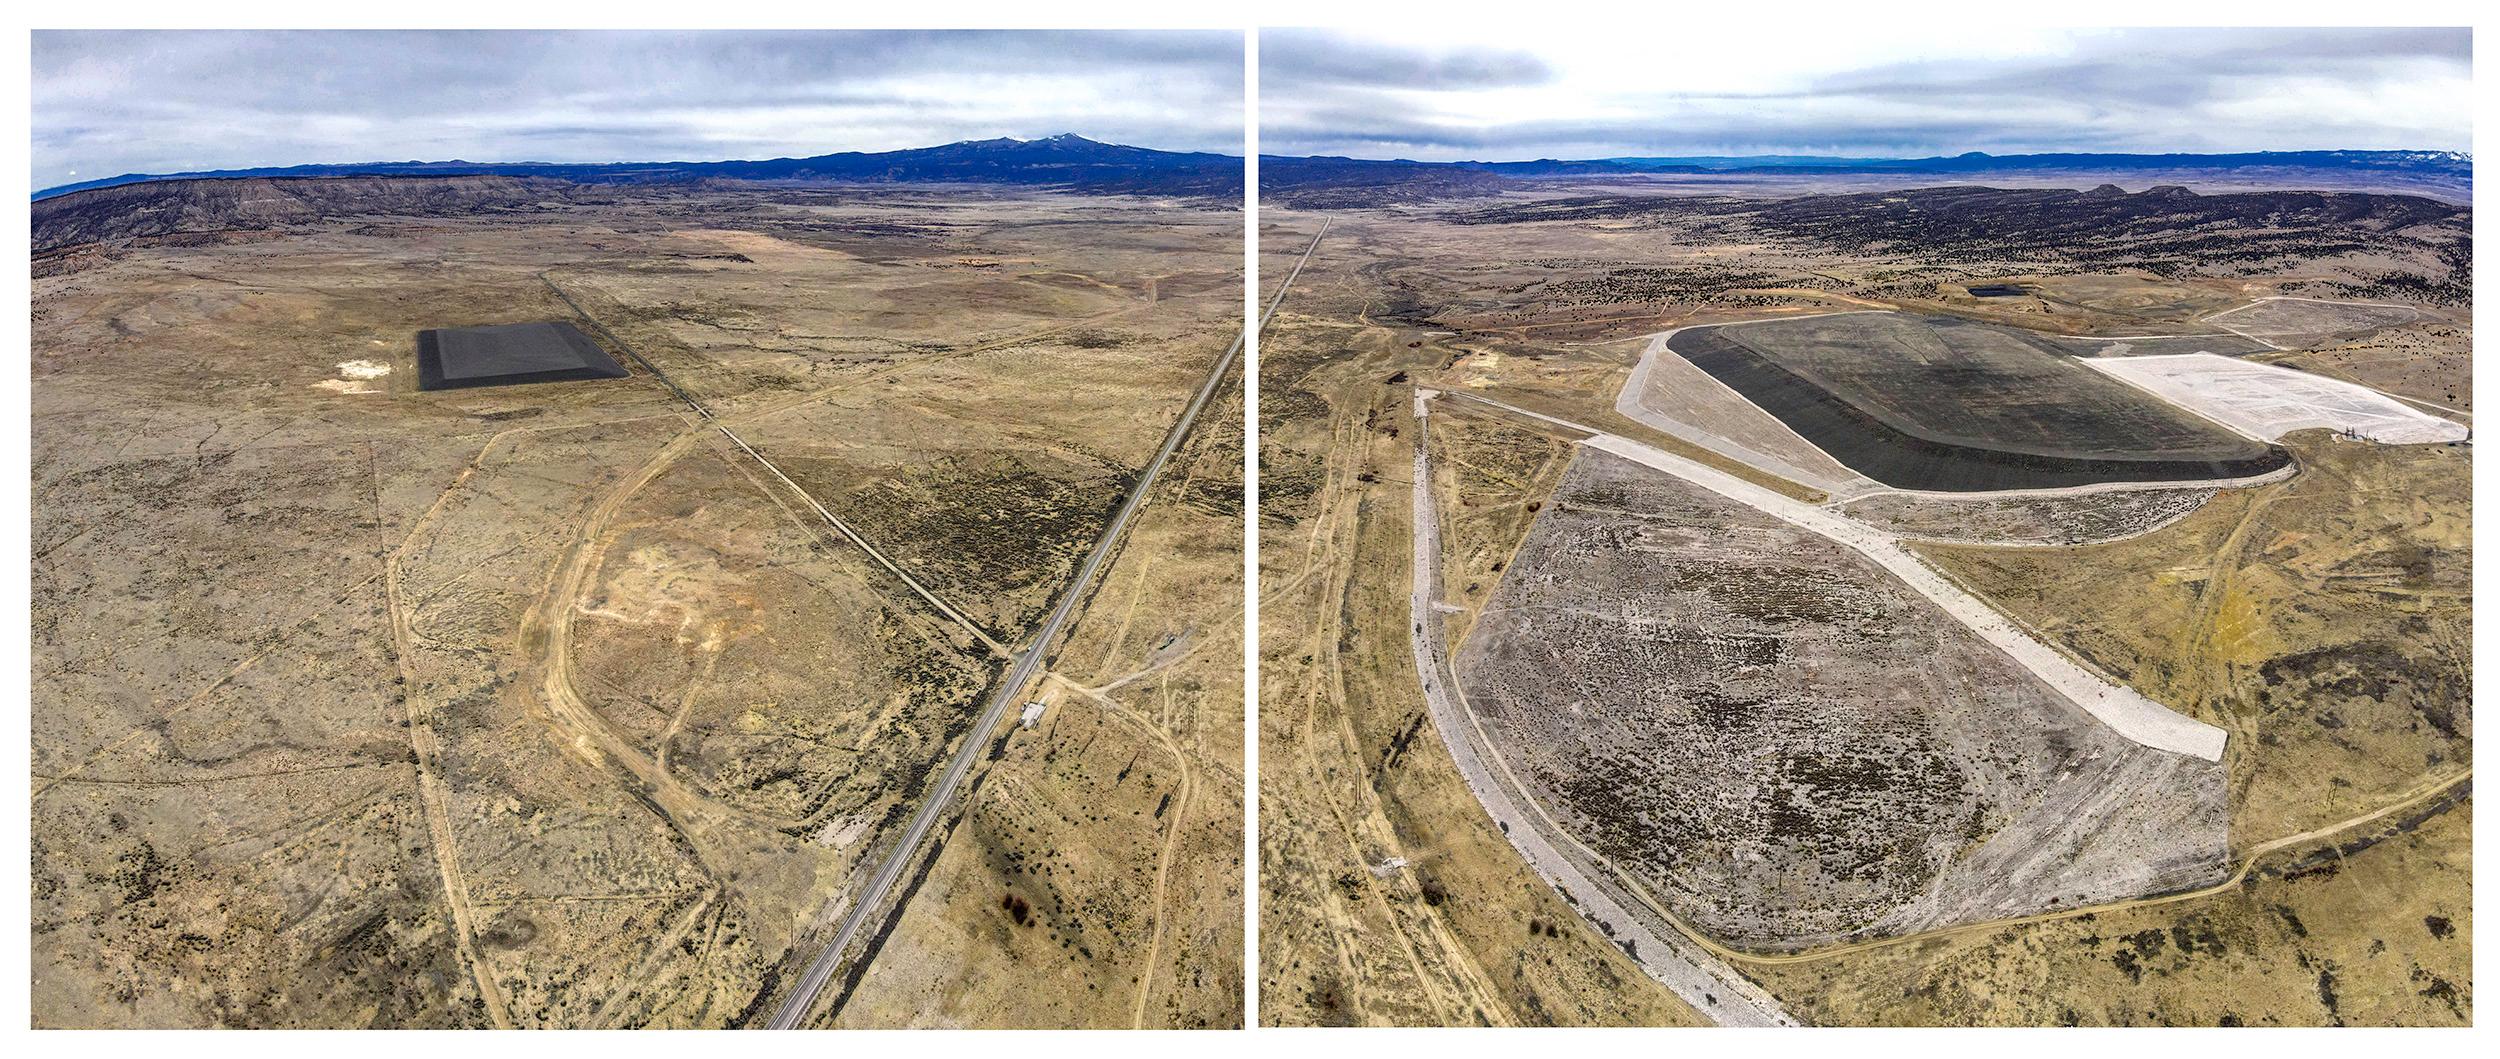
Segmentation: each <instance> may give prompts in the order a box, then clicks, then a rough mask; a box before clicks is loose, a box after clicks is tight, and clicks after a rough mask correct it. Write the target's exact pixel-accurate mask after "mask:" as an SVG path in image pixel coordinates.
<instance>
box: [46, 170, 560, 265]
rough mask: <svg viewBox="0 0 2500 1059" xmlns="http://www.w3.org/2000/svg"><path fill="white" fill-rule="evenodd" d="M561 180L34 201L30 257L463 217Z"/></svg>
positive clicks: (238, 185) (415, 182)
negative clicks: (324, 226)
mask: <svg viewBox="0 0 2500 1059" xmlns="http://www.w3.org/2000/svg"><path fill="white" fill-rule="evenodd" d="M579 190H580V189H579V188H578V187H576V186H575V185H572V184H568V183H566V182H564V181H560V180H524V179H520V178H516V177H501V176H462V177H326V178H322V179H318V180H305V179H293V180H289V179H275V178H263V177H254V178H245V179H235V180H163V181H153V182H150V183H144V184H125V185H121V186H118V187H109V188H99V189H96V190H93V191H84V192H79V193H77V194H74V195H63V196H59V197H56V198H49V199H44V200H41V201H39V202H36V203H35V204H34V207H33V211H32V226H33V232H32V234H33V238H32V240H31V241H32V243H33V245H34V251H35V252H36V253H38V254H41V253H44V252H47V251H52V250H58V249H60V248H63V247H68V246H75V245H78V244H81V243H101V242H110V241H115V240H130V239H149V238H158V237H163V236H170V235H178V234H182V233H189V232H218V231H269V230H275V229H280V228H286V227H290V226H294V225H301V224H313V223H317V222H320V221H324V220H328V219H331V218H336V217H361V216H382V215H390V216H405V217H447V216H466V215H470V214H475V213H479V212H483V211H490V210H524V209H531V208H534V207H536V206H538V205H539V204H541V203H547V202H561V201H565V200H567V199H570V198H573V197H574V196H575V194H576V193H577V192H578V191H579Z"/></svg>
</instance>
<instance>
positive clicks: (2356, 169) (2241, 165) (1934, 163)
mask: <svg viewBox="0 0 2500 1059" xmlns="http://www.w3.org/2000/svg"><path fill="white" fill-rule="evenodd" d="M2473 173H2474V159H2473V156H2471V155H2468V154H2465V153H2462V152H2456V151H2251V152H2243V153H2237V154H2081V153H2068V154H2015V155H1991V154H1986V153H1982V152H1978V151H1973V152H1970V153H1968V154H1960V155H1954V156H1951V157H1937V158H1845V157H1829V156H1816V155H1763V156H1751V157H1748V156H1725V155H1710V156H1686V157H1638V158H1591V159H1556V158H1540V159H1536V160H1533V161H1519V162H1478V161H1464V162H1416V161H1409V160H1406V159H1385V160H1383V159H1360V158H1337V157H1311V158H1296V157H1284V156H1262V157H1261V158H1260V159H1259V177H1260V187H1261V192H1262V193H1263V194H1267V195H1273V196H1277V197H1279V198H1280V199H1282V200H1285V201H1288V202H1296V203H1299V204H1305V205H1349V204H1357V203H1359V202H1363V201H1376V202H1398V201H1412V200H1415V199H1421V198H1444V197H1452V196H1460V195H1473V194H1490V193H1494V192H1498V191H1500V190H1503V189H1504V188H1505V187H1508V186H1513V185H1510V184H1509V183H1508V181H1516V180H1567V179H1572V178H1603V177H1627V178H1673V177H1679V176H1682V177H1694V178H1711V179H1727V180H1736V179H1740V178H1762V179H1778V178H1788V179H1798V180H1811V179H1820V178H1846V177H1862V178H1868V179H1886V178H1890V179H1895V180H1898V179H1904V178H1908V179H1915V178H1917V177H1921V176H1935V177H1940V178H1950V181H1951V182H1953V183H1968V182H1972V181H1974V180H1978V179H1984V178H1986V177H1990V176H1997V177H2001V178H2005V179H2013V178H2023V179H2026V180H2037V179H2041V178H2047V177H2065V176H2068V175H2086V174H2088V175H2090V176H2091V177H2092V178H2093V179H2092V180H2076V181H2073V182H2075V183H2077V184H2078V185H2079V186H2082V187H2089V186H2092V184H2094V183H2097V182H2099V181H2102V180H2110V179H2126V178H2128V177H2131V176H2140V177H2148V178H2152V177H2158V178H2165V179H2167V178H2174V177H2178V176H2180V175H2183V174H2200V175H2208V176H2217V177H2224V178H2232V177H2237V178H2243V179H2252V180H2263V181H2267V182H2273V183H2281V184H2287V185H2301V184H2315V185H2317V186H2320V187H2322V188H2346V187H2355V186H2376V187H2384V188H2385V189H2387V190H2396V191H2404V192H2410V193H2415V194H2428V195H2434V196H2437V197H2442V198H2449V199H2454V200H2460V201H2461V200H2463V199H2465V198H2467V197H2469V194H2470V192H2471V189H2472V187H2473Z"/></svg>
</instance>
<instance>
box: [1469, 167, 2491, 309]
mask: <svg viewBox="0 0 2500 1059" xmlns="http://www.w3.org/2000/svg"><path fill="white" fill-rule="evenodd" d="M1449 220H1450V221H1452V222H1453V223H1457V224H1525V223H1532V222H1539V221H1545V222H1588V221H1617V222H1620V221H1634V222H1638V221H1644V220H1647V221H1653V222H1660V223H1664V222H1670V221H1681V222H1684V223H1689V224H1701V225H1708V226H1716V227H1722V228H1724V230H1725V231H1727V232H1729V233H1731V234H1743V233H1753V234H1758V235H1761V236H1766V237H1770V238H1773V239H1781V240H1799V241H1803V242H1805V243H1808V244H1811V245H1812V247H1813V248H1815V249H1818V250H1821V251H1824V252H1839V253H1850V254H1882V255H1888V256H1900V257H1909V258H1915V259H1918V260H1921V261H1928V262H1968V263H1992V262H1997V261H2001V260H2005V259H2009V258H2012V259H2021V260H2047V261H2056V262H2062V263H2067V264H2074V265H2083V266H2090V267H2094V268H2106V269H2118V268H2136V269H2143V270H2145V271H2148V272H2153V273H2156V274H2161V275H2181V274H2187V273H2192V272H2195V271H2198V270H2201V269H2221V270H2227V269H2232V268H2240V269H2256V268H2263V267H2267V266H2269V265H2272V264H2279V263H2283V262H2301V261H2315V260H2319V259H2325V258H2336V257H2353V258H2363V259H2371V261H2372V263H2371V265H2370V267H2371V268H2372V269H2373V270H2374V271H2376V270H2383V273H2382V274H2378V275H2375V276H2374V277H2373V278H2374V281H2375V288H2374V289H2375V290H2377V292H2378V293H2382V294H2384V295H2386V296H2393V297H2406V298H2410V299H2411V300H2415V301H2420V302H2425V303H2429V304H2439V305H2463V304H2467V303H2468V302H2469V300H2470V299H2471V297H2472V288H2473V282H2474V264H2473V257H2474V236H2473V227H2474V211H2473V210H2472V209H2470V208H2467V207H2463V206H2454V205H2450V204H2447V203H2444V202H2439V201H2436V200H2433V199H2427V198H2421V197H2417V196H2412V195H2383V194H2368V193H2358V192H2325V191H2258V192H2245V193H2235V194H2223V195H2200V194H2197V193H2196V192H2193V191H2190V190H2188V189H2186V188H2180V187H2157V188H2152V189H2149V190H2145V191H2140V192H2127V191H2123V190H2120V189H2119V188H2117V187H2114V186H2110V185H2102V186H2101V187H2098V188H2094V189H2093V190H2090V191H2067V190H2057V189H2038V188H2014V189H2007V188H1989V187H1935V188H1917V189H1911V190H1905V191H1886V192H1867V193H1854V194H1837V195H1804V196H1797V197H1792V198H1781V199H1745V198H1725V197H1711V198H1679V197H1667V196H1657V195H1594V196H1583V197H1576V198H1568V199H1549V200H1546V201H1542V202H1533V203H1522V204H1517V205H1503V206H1494V207H1489V208H1482V209H1469V210H1461V211H1458V212H1455V213H1453V214H1451V215H1450V216H1449Z"/></svg>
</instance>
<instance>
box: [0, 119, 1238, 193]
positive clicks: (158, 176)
mask: <svg viewBox="0 0 2500 1059" xmlns="http://www.w3.org/2000/svg"><path fill="white" fill-rule="evenodd" d="M1241 173H1242V164H1241V159H1240V158H1239V157H1236V156H1233V155H1224V154H1212V153H1206V152H1197V151H1157V150H1152V149H1149V148H1144V147H1127V146H1122V145H1120V144H1112V143H1103V142H1100V141H1098V140H1089V139H1086V138H1085V137H1082V136H1078V135H1075V134H1072V133H1063V134H1061V135H1058V136H1051V137H1047V138H1044V139H1039V140H1018V139H1013V138H1005V137H1002V138H999V139H994V140H965V141H963V142H960V143H950V144H946V145H943V146H939V147H920V148H914V149H911V150H903V151H873V152H863V151H843V152H840V153H837V154H825V155H817V156H815V157H812V158H773V159H766V160H763V161H731V162H612V163H602V164H579V163H566V162H468V161H458V160H455V161H449V162H414V161H411V162H355V163H348V164H336V165H328V164H325V165H295V166H280V167H267V168H258V169H219V170H207V171H200V172H189V173H129V174H125V175H122V176H117V177H107V178H104V179H102V180H88V181H82V182H80V183H76V184H63V185H61V186H59V187H53V188H45V189H43V190H41V191H38V192H35V195H34V198H35V200H36V201H42V200H44V199H48V198H56V197H58V196H61V195H68V194H72V193H75V192H80V191H89V190H93V189H96V188H108V187H118V186H121V185H125V184H144V183H151V182H155V181H160V180H207V179H235V178H246V177H260V178H273V177H348V176H509V177H547V178H553V179H558V180H569V181H573V182H575V183H582V184H667V183H691V182H695V181H702V180H737V181H761V182H778V183H972V184H1017V185H1025V186H1037V187H1038V186H1057V187H1066V188H1070V189H1073V190H1078V191H1087V192H1098V193H1106V194H1117V193H1134V194H1149V195H1183V196H1232V195H1238V194H1240V193H1241Z"/></svg>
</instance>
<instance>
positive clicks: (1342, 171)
mask: <svg viewBox="0 0 2500 1059" xmlns="http://www.w3.org/2000/svg"><path fill="white" fill-rule="evenodd" d="M1259 164H1260V183H1261V191H1262V193H1263V194H1268V195H1272V196H1276V197H1277V198H1278V199H1279V200H1280V201H1284V202H1288V203H1293V204H1298V205H1321V206H1325V205H1340V206H1342V205H1379V204H1387V203H1397V202H1419V201H1428V200H1434V199H1447V198H1463V197H1469V196H1478V195H1490V194H1497V193H1499V192H1501V191H1504V190H1507V189H1510V188H1513V187H1516V186H1517V184H1516V182H1517V181H1523V180H1531V181H1549V180H1569V179H1573V178H1656V179H1673V178H1679V177H1682V178H1690V179H1693V180H1700V181H1738V182H1742V181H1745V180H1747V179H1749V178H1751V179H1759V180H1781V181H1796V180H1821V179H1840V178H1850V177H1856V178H1862V179H1864V180H1871V181H1894V182H1897V181H1901V180H1915V179H1917V178H1919V177H1924V176H1934V177H1938V178H1948V179H1947V182H1950V183H1971V182H1975V181H1980V180H1985V179H1988V178H1990V177H1998V178H2001V179H2007V180H2021V181H2025V182H2032V183H2037V182H2039V181H2041V180H2065V181H2067V182H2069V183H2074V184H2076V186H2078V187H2090V186H2093V185H2094V184H2096V183H2100V182H2103V181H2107V180H2127V179H2129V178H2130V177H2140V178H2143V179H2142V180H2137V181H2134V182H2136V183H2143V182H2149V181H2151V180H2155V179H2159V180H2163V181H2170V182H2181V181H2178V180H2177V179H2176V178H2177V177H2179V176H2180V175H2181V174H2195V175H2203V176H2208V177H2219V178H2222V179H2226V180H2229V179H2236V180H2254V181H2261V182H2267V183H2272V184H2277V185H2282V186H2315V187H2318V188H2321V189H2334V188H2341V189H2352V188H2370V189H2379V190H2390V191H2400V192H2406V193H2412V194H2425V195H2431V196H2434V197H2439V198H2444V199H2448V200H2451V201H2464V200H2465V199H2467V198H2470V193H2471V190H2472V187H2473V172H2474V159H2473V157H2472V156H2471V155H2468V154H2464V153H2461V152H2454V151H2255V152H2245V153H2239V154H2016V155H1991V154H1984V153H1980V152H1976V151H1974V152H1971V153H1968V154H1960V155H1953V156H1951V157H1936V158H1848V157H1832V156H1817V155H1760V156H1727V155H1697V156H1669V157H1625V158H1593V159H1554V158H1540V159H1535V160H1532V161H1514V162H1479V161H1465V162H1416V161H1409V160H1405V159H1370V158H1337V157H1308V158H1302V157H1284V156H1272V155H1271V156H1262V157H1261V158H1260V163H1259ZM353 176H499V177H521V178H545V179H554V180H564V181H570V182H573V183H577V184H609V185H621V184H672V183H694V182H700V181H706V180H727V181H741V182H764V183H793V184H807V183H820V184H821V183H970V184H1012V185H1021V186H1031V187H1062V188H1067V189H1070V190H1075V191H1083V192H1092V193H1101V194H1148V195H1175V196H1193V197H1230V196H1234V195H1238V194H1239V193H1240V191H1241V179H1242V162H1241V159H1240V158H1238V157H1235V156H1233V155H1226V154H1214V153H1208V152H1183V151H1158V150H1153V149H1150V148H1144V147H1128V146H1123V145H1120V144H1111V143H1103V142H1101V141H1098V140H1089V139H1086V138H1085V137H1082V136H1077V135H1074V134H1067V133H1063V134H1061V135H1058V136H1051V137H1047V138H1044V139H1038V140H1019V139H1012V138H1003V137H1002V138H999V139H991V140H966V141H963V142H960V143H950V144H945V145H943V146H938V147H921V148H914V149H911V150H903V151H874V152H863V151H843V152H840V153H836V154H824V155H816V156H813V157H809V158H772V159H765V160H762V161H726V162H611V163H597V164H586V163H568V162H469V161H459V160H454V161H449V162H420V161H409V162H358V163H350V164H335V165H334V164H324V165H296V166H281V167H267V168H257V169H221V170H211V171H204V172H189V173H162V174H148V173H131V174H125V175H123V176H117V177H108V178H105V179H102V180H89V181H84V182H81V183H76V184H63V185H61V186H59V187H53V188H45V189H43V190H41V191H38V192H36V193H35V195H34V198H35V200H36V201H42V200H45V199H51V198H58V197H60V196H62V195H68V194H73V193H76V192H80V191H91V190H95V189H98V188H109V187H118V186H123V185H129V184H146V183H153V182H157V181H166V180H209V179H239V178H263V179H274V178H289V177H353ZM2087 177H2088V178H2089V179H2086V178H2087Z"/></svg>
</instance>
